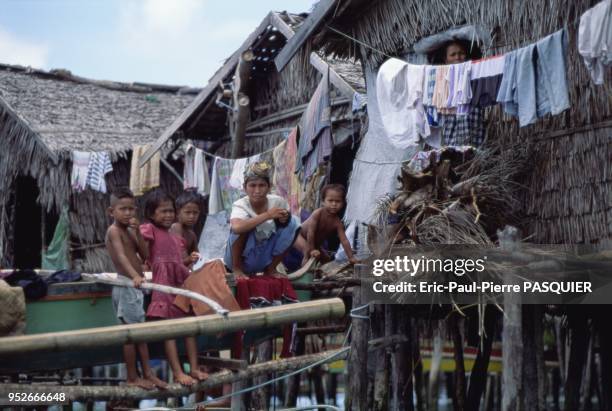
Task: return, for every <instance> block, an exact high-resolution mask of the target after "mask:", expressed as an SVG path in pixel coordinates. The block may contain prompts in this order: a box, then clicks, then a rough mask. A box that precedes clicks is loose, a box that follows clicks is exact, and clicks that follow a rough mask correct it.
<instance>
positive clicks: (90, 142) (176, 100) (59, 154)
mask: <svg viewBox="0 0 612 411" xmlns="http://www.w3.org/2000/svg"><path fill="white" fill-rule="evenodd" d="M196 93H197V90H196V91H194V90H191V89H186V88H181V87H175V86H162V85H151V84H139V83H133V84H124V83H115V82H110V81H95V80H87V79H84V78H81V77H77V76H74V75H72V74H71V73H70V72H68V71H66V70H54V71H51V72H46V71H42V70H35V69H31V68H25V67H19V66H9V65H0V138H1V139H2V142H3V143H2V147H4V150H3V153H2V155H0V180H1V181H2V185H1V186H0V257H1V258H0V263H1V264H2V265H3V266H5V267H30V268H34V267H39V266H40V261H41V250H42V249H43V247H45V245H46V244H48V243H49V241H50V239H51V237H52V235H53V230H54V227H55V222H56V221H57V216H58V214H59V213H60V211H61V209H62V207H64V206H68V207H69V210H70V213H69V216H70V232H71V239H72V241H71V249H72V256H71V257H72V259H73V265H78V266H79V268H81V269H83V270H86V271H89V272H97V271H110V270H112V264H110V260H109V258H108V256H107V255H106V253H105V252H104V248H103V242H104V233H105V230H106V227H107V226H108V224H109V220H108V218H107V216H106V207H107V206H108V194H102V193H99V192H95V191H92V190H90V189H87V190H85V191H83V192H81V193H73V192H72V189H71V185H70V173H71V167H72V160H71V152H72V151H73V150H80V151H108V152H109V153H110V155H111V159H112V163H113V171H112V172H111V173H109V174H107V176H106V180H107V185H108V188H109V190H112V189H113V188H114V187H116V186H118V185H127V184H128V183H129V168H130V156H131V150H132V147H133V146H134V145H140V144H150V143H152V142H153V141H154V140H155V138H156V137H157V136H158V135H159V133H161V131H162V130H163V129H164V128H165V127H167V126H168V124H170V123H171V121H172V120H173V119H174V118H175V117H176V116H177V115H178V114H179V113H180V112H181V111H182V110H183V109H184V108H185V107H186V106H187V105H188V104H189V103H190V102H191V101H192V100H193V98H194V95H195V94H196ZM162 171H163V170H162ZM161 179H162V185H163V186H166V187H168V186H172V187H176V186H178V184H177V181H176V180H175V178H174V177H173V176H172V175H170V174H169V173H167V172H165V171H163V172H162V176H161ZM173 179H174V180H173Z"/></svg>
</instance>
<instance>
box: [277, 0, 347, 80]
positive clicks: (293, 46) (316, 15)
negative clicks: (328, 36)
mask: <svg viewBox="0 0 612 411" xmlns="http://www.w3.org/2000/svg"><path fill="white" fill-rule="evenodd" d="M335 4H336V1H335V0H320V1H319V2H318V3H317V5H316V7H315V9H314V10H313V11H312V13H310V15H309V16H308V17H307V18H306V20H304V22H303V23H302V25H301V26H300V29H299V30H298V32H297V33H296V34H295V36H293V37H292V38H291V39H289V40H288V41H287V44H285V47H283V49H282V50H281V51H280V53H278V55H277V56H276V58H275V59H274V64H275V65H276V69H277V70H278V71H279V72H281V71H282V70H283V69H284V68H285V66H286V65H287V63H289V61H291V59H292V58H293V56H294V55H295V53H297V51H298V50H299V49H300V47H302V45H303V44H304V43H305V42H306V40H308V38H309V37H310V36H311V35H312V34H313V33H314V31H315V30H316V29H317V28H318V27H319V26H320V25H321V23H322V22H323V19H324V18H325V17H326V16H327V15H328V14H329V12H331V11H332V9H333V8H334V6H335Z"/></svg>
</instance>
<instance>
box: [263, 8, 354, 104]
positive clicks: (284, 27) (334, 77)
mask: <svg viewBox="0 0 612 411" xmlns="http://www.w3.org/2000/svg"><path fill="white" fill-rule="evenodd" d="M270 23H271V24H272V25H273V26H274V27H276V28H277V29H278V31H280V32H281V33H282V34H283V35H284V36H285V37H286V38H287V40H289V39H292V38H293V36H294V35H295V32H294V31H293V29H292V28H291V27H290V26H289V25H288V24H287V23H285V22H284V21H283V19H281V18H280V17H279V16H278V14H276V13H272V14H271V15H270ZM300 32H301V31H300ZM288 45H289V43H287V44H286V45H285V47H284V48H283V50H284V49H285V48H287V46H288ZM281 52H282V50H281ZM310 64H311V65H312V66H313V67H314V68H315V69H316V70H317V71H318V72H319V73H321V74H324V73H325V72H326V71H327V70H328V69H329V82H330V83H332V84H333V85H334V87H336V88H337V89H338V90H339V91H340V92H341V93H342V95H344V96H345V97H346V98H348V99H349V102H350V101H352V100H353V95H354V94H355V89H354V88H353V87H352V86H351V85H350V84H348V83H347V82H346V81H345V80H344V79H343V78H342V77H340V76H339V75H338V73H337V72H336V71H335V70H334V69H333V68H331V67H329V64H327V62H326V61H325V60H323V59H322V58H321V57H319V55H318V54H317V53H315V52H314V51H313V52H312V53H310ZM278 71H281V70H280V69H279V70H278Z"/></svg>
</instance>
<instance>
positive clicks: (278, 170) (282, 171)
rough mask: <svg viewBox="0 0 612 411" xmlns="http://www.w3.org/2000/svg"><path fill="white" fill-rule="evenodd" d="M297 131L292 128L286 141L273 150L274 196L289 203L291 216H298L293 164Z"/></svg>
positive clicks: (298, 187)
mask: <svg viewBox="0 0 612 411" xmlns="http://www.w3.org/2000/svg"><path fill="white" fill-rule="evenodd" d="M297 131H298V128H297V127H294V128H293V130H291V132H290V133H289V136H288V137H287V139H286V140H284V141H283V142H282V143H280V144H279V145H278V146H276V148H275V149H274V151H273V153H272V156H273V158H274V177H273V179H272V185H273V186H274V190H275V191H276V194H278V195H279V196H281V197H283V198H284V199H285V200H287V202H288V203H289V210H290V211H291V214H293V215H299V214H300V203H299V193H300V180H299V178H298V177H297V175H296V174H295V172H294V171H295V163H296V160H297V144H296V139H297Z"/></svg>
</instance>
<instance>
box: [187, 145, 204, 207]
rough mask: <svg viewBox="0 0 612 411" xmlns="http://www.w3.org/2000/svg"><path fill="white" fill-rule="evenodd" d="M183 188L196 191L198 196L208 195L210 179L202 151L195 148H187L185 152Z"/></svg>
mask: <svg viewBox="0 0 612 411" xmlns="http://www.w3.org/2000/svg"><path fill="white" fill-rule="evenodd" d="M183 182H184V184H183V188H184V189H185V190H196V192H197V193H198V194H200V195H203V196H205V195H208V194H209V193H210V177H209V176H208V164H207V163H206V155H204V151H202V150H200V149H199V148H197V147H195V146H192V145H190V146H188V147H187V150H186V151H185V166H184V167H183Z"/></svg>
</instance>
